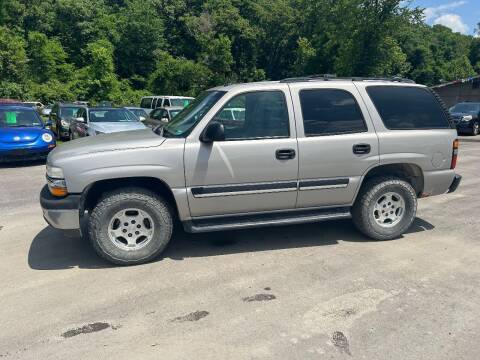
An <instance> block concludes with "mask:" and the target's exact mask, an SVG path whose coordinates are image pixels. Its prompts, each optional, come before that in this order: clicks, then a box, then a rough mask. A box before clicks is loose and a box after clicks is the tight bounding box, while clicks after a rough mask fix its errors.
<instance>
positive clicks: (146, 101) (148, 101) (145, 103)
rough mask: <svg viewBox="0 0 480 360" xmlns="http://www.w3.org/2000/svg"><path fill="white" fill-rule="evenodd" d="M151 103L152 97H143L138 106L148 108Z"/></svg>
mask: <svg viewBox="0 0 480 360" xmlns="http://www.w3.org/2000/svg"><path fill="white" fill-rule="evenodd" d="M151 105H152V98H144V99H142V102H141V103H140V107H142V108H144V109H150V106H151Z"/></svg>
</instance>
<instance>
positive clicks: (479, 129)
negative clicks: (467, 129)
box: [472, 122, 480, 136]
mask: <svg viewBox="0 0 480 360" xmlns="http://www.w3.org/2000/svg"><path fill="white" fill-rule="evenodd" d="M479 133H480V124H479V123H478V122H474V123H473V125H472V136H477V135H478V134H479Z"/></svg>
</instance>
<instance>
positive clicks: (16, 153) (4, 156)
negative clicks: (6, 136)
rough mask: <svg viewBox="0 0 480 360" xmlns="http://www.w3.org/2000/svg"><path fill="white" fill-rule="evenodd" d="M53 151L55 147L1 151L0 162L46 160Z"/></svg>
mask: <svg viewBox="0 0 480 360" xmlns="http://www.w3.org/2000/svg"><path fill="white" fill-rule="evenodd" d="M53 149H55V147H51V148H25V149H13V150H0V162H12V161H23V160H44V159H46V158H47V156H48V154H49V153H50V151H52V150H53Z"/></svg>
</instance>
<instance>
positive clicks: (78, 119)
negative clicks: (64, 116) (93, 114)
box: [75, 117, 85, 123]
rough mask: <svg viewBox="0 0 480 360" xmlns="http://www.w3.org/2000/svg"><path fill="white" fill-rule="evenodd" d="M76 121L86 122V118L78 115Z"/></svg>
mask: <svg viewBox="0 0 480 360" xmlns="http://www.w3.org/2000/svg"><path fill="white" fill-rule="evenodd" d="M75 121H78V122H81V123H84V122H85V119H84V118H82V117H77V118H75Z"/></svg>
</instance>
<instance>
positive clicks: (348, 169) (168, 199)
mask: <svg viewBox="0 0 480 360" xmlns="http://www.w3.org/2000/svg"><path fill="white" fill-rule="evenodd" d="M225 109H237V110H238V109H240V110H239V111H241V113H242V116H241V117H238V119H237V118H235V119H230V118H229V117H226V116H223V115H224V114H225V111H224V110H225ZM222 114H223V115H222ZM456 136H457V132H456V130H455V129H454V128H453V126H452V124H451V122H450V119H449V117H448V113H447V112H446V110H445V108H444V106H443V104H442V103H441V101H440V100H439V99H438V97H436V95H435V94H434V93H432V92H431V91H430V90H429V89H428V88H426V87H425V86H421V85H416V84H414V83H412V82H411V81H408V80H403V79H362V78H354V79H339V78H330V77H319V78H317V77H307V78H296V79H286V80H283V81H278V82H262V83H251V84H237V85H229V86H223V87H217V88H214V89H211V90H208V91H205V92H204V93H202V94H200V95H199V96H198V97H197V98H196V99H195V100H194V101H193V102H192V103H191V104H190V105H189V106H188V107H187V108H186V109H185V110H184V111H182V112H181V113H180V114H179V115H178V116H177V117H176V118H175V119H174V120H173V121H171V122H170V123H169V124H167V125H165V126H164V127H156V128H155V129H153V130H151V129H147V130H140V131H135V132H125V133H115V134H108V135H104V136H102V137H92V138H84V139H81V140H76V141H73V142H71V143H67V144H64V145H62V146H61V147H58V148H57V149H55V150H54V151H53V152H51V153H50V155H49V157H48V161H47V181H48V186H45V187H44V189H43V190H42V192H41V199H40V202H41V205H42V208H43V214H44V217H45V219H46V220H47V222H48V223H49V224H50V225H52V226H53V227H55V228H58V229H79V228H80V223H81V222H82V219H84V220H85V223H86V231H87V232H88V238H89V239H90V241H91V243H92V245H93V247H94V248H95V250H96V251H97V252H98V254H100V255H101V256H103V257H104V258H106V259H108V260H109V261H111V262H114V263H117V264H138V263H142V262H145V261H148V260H151V259H153V258H154V257H156V256H157V255H159V254H160V253H161V252H162V251H163V250H164V249H165V247H166V246H167V244H168V242H169V241H170V238H171V236H172V231H173V223H174V220H175V219H178V220H180V222H181V223H182V224H183V227H184V228H185V230H186V231H188V232H192V233H198V232H209V231H218V230H227V229H242V228H251V227H257V226H267V225H268V226H269V225H287V224H301V223H308V222H315V221H322V220H331V219H343V218H350V217H352V218H353V221H354V223H355V225H356V226H357V228H358V229H359V230H360V231H361V232H362V233H363V234H365V235H366V236H368V237H370V238H372V239H376V240H384V239H392V238H396V237H398V236H400V235H401V234H403V233H404V232H405V231H407V229H408V228H409V227H410V225H411V224H412V222H413V220H414V218H415V214H416V209H417V199H418V198H422V197H427V196H432V195H440V194H445V193H448V192H453V191H455V190H456V188H457V187H458V185H459V183H460V180H461V177H460V176H459V175H456V174H455V171H454V168H455V165H456V160H457V151H458V140H457V139H456Z"/></svg>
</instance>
